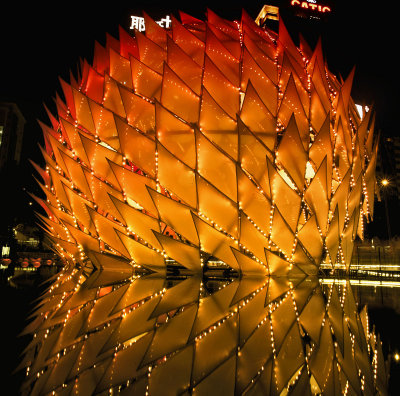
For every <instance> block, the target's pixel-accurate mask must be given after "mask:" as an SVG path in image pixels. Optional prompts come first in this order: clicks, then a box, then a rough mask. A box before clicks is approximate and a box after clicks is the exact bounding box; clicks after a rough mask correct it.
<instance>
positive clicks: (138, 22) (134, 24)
mask: <svg viewBox="0 0 400 396" xmlns="http://www.w3.org/2000/svg"><path fill="white" fill-rule="evenodd" d="M171 22H172V21H171V18H170V17H169V15H167V16H166V17H165V18H161V19H160V20H159V21H156V23H157V24H158V25H160V26H161V27H163V28H166V29H168V28H169V27H171ZM129 29H131V30H134V29H136V30H139V32H144V31H145V30H146V26H145V22H144V18H143V17H140V16H136V15H131V26H130V27H129Z"/></svg>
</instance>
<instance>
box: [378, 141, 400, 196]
mask: <svg viewBox="0 0 400 396" xmlns="http://www.w3.org/2000/svg"><path fill="white" fill-rule="evenodd" d="M376 178H377V182H378V185H379V186H381V184H382V180H388V182H389V184H388V193H389V195H390V196H392V197H393V196H395V197H396V198H397V199H399V198H400V136H391V137H382V138H381V142H380V147H379V152H378V162H377V165H376Z"/></svg>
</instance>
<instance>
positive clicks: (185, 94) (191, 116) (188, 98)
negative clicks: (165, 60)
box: [161, 64, 200, 123]
mask: <svg viewBox="0 0 400 396" xmlns="http://www.w3.org/2000/svg"><path fill="white" fill-rule="evenodd" d="M161 104H162V105H163V106H164V107H166V108H167V109H168V110H170V111H172V112H173V113H175V114H176V115H177V116H178V117H180V118H182V119H183V120H185V121H187V122H189V123H196V122H198V119H199V110H200V97H199V96H198V95H196V94H195V93H194V92H193V91H192V90H191V89H190V88H189V87H188V86H187V85H186V84H185V83H184V82H183V81H182V80H181V79H180V78H179V77H178V76H177V75H176V74H175V73H174V72H173V70H171V68H170V67H169V66H168V65H166V64H165V65H164V73H163V83H162V89H161Z"/></svg>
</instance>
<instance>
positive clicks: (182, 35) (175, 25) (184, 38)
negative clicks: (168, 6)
mask: <svg viewBox="0 0 400 396" xmlns="http://www.w3.org/2000/svg"><path fill="white" fill-rule="evenodd" d="M171 19H172V39H173V40H174V42H175V44H177V45H178V46H179V47H180V48H182V50H183V51H185V53H186V54H187V55H189V56H190V58H192V59H193V60H194V61H195V62H196V63H197V64H198V65H200V66H203V62H204V49H205V44H204V42H203V41H202V40H200V39H199V38H197V37H196V36H195V35H194V34H193V33H191V32H190V31H189V30H188V29H186V28H185V27H184V26H183V25H182V24H181V23H180V22H179V21H178V20H177V19H175V18H174V17H172V18H171Z"/></svg>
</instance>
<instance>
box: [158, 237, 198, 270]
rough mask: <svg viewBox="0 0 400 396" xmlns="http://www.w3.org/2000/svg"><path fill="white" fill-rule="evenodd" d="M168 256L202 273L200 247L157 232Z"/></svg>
mask: <svg viewBox="0 0 400 396" xmlns="http://www.w3.org/2000/svg"><path fill="white" fill-rule="evenodd" d="M155 235H156V237H157V239H158V240H159V241H160V243H161V245H162V247H163V249H164V250H165V253H166V254H167V255H168V257H170V258H172V259H173V260H175V261H177V262H178V263H179V264H181V265H183V266H184V267H186V268H187V269H189V270H191V271H193V272H196V273H200V272H201V265H200V251H199V249H198V248H196V247H193V246H190V245H188V244H186V243H183V242H179V241H177V240H176V239H173V238H171V237H169V236H166V235H162V234H158V233H156V234H155Z"/></svg>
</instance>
